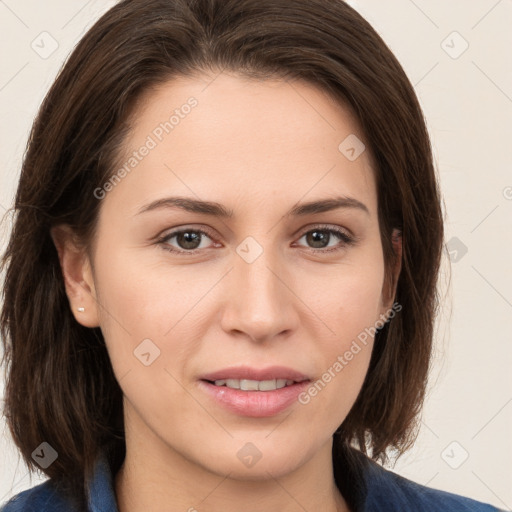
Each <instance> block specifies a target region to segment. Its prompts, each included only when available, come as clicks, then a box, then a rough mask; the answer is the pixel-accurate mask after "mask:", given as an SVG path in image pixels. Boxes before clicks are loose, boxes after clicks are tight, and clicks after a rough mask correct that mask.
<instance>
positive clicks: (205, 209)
mask: <svg viewBox="0 0 512 512" xmlns="http://www.w3.org/2000/svg"><path fill="white" fill-rule="evenodd" d="M161 208H178V209H181V210H185V211H187V212H191V213H202V214H206V215H211V216H213V217H220V218H232V217H233V210H229V209H227V208H225V207H224V206H222V205H221V204H219V203H216V202H213V201H202V200H199V199H192V198H189V197H165V198H162V199H157V200H156V201H153V202H151V203H149V204H147V205H145V206H143V207H142V208H141V209H140V210H139V211H138V212H137V214H136V215H139V214H141V213H145V212H149V211H153V210H157V209H161ZM338 208H346V209H348V208H350V209H356V210H361V211H363V212H366V214H368V215H370V211H369V210H368V208H367V207H366V205H365V204H363V203H362V202H361V201H358V200H357V199H355V198H353V197H346V196H341V197H335V198H332V199H319V200H316V201H310V202H307V203H299V204H296V205H295V206H294V207H293V208H291V209H290V210H289V211H288V213H286V214H285V215H284V216H285V217H300V216H304V215H312V214H315V213H323V212H328V211H331V210H336V209H338Z"/></svg>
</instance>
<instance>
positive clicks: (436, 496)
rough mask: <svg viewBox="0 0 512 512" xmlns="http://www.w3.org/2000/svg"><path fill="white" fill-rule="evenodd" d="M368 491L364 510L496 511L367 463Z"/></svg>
mask: <svg viewBox="0 0 512 512" xmlns="http://www.w3.org/2000/svg"><path fill="white" fill-rule="evenodd" d="M366 484H367V495H366V502H365V505H366V506H365V510H366V511H368V512H373V511H380V510H383V511H384V510H385V511H386V512H391V511H397V512H398V511H403V510H414V511H415V512H438V511H439V510H443V511H444V512H498V510H499V509H497V508H496V507H494V506H492V505H488V504H485V503H481V502H479V501H476V500H473V499H470V498H466V497H464V496H459V495H457V494H453V493H449V492H446V491H441V490H438V489H432V488H430V487H426V486H424V485H420V484H418V483H416V482H413V481H411V480H408V479H407V478H404V477H402V476H400V475H397V474H396V473H393V472H392V471H389V470H386V469H384V468H382V467H381V466H379V465H378V464H376V463H374V462H373V461H372V462H371V463H370V471H369V474H368V477H367V479H366Z"/></svg>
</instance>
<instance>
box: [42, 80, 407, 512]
mask: <svg viewBox="0 0 512 512" xmlns="http://www.w3.org/2000/svg"><path fill="white" fill-rule="evenodd" d="M191 96H193V97H195V98H196V99H197V101H198V105H197V106H196V107H195V108H194V109H192V110H191V112H190V113H189V114H188V115H187V116H185V117H184V118H183V119H180V123H179V125H177V126H176V127H175V128H174V130H173V131H172V132H171V133H170V134H167V135H166V136H165V137H163V139H162V141H161V142H160V143H159V144H158V145H157V146H156V147H155V148H154V149H152V150H151V151H150V152H149V154H148V155H147V156H146V157H145V158H144V159H143V160H142V161H141V162H140V163H139V164H138V165H137V167H136V168H135V169H134V170H133V171H132V172H130V173H129V174H128V175H127V176H126V177H125V178H124V179H122V180H121V182H120V183H118V184H117V185H116V186H115V187H114V188H113V189H112V190H111V191H109V192H108V193H107V194H106V196H105V198H103V199H101V201H102V204H101V210H100V215H99V219H98V230H97V232H96V236H95V239H94V243H93V245H92V246H91V247H89V250H88V251H85V250H84V249H83V248H81V247H80V246H79V245H77V244H75V243H74V242H73V238H72V236H71V235H72V234H71V232H70V230H69V228H67V227H66V226H60V227H58V228H54V230H53V231H52V235H53V238H54V241H55V244H56V246H57V248H58V250H59V256H60V260H61V265H62V269H63V274H64V277H65V281H66V290H67V293H68V297H69V300H70V305H71V307H72V309H73V312H74V314H75V317H76V319H77V321H78V322H80V323H81V324H82V325H85V326H88V327H94V326H100V327H101V330H102V332H103V335H104V337H105V341H106V344H107V348H108V350H109V354H110V358H111V360H112V365H113V368H114V371H115V374H116V377H117V379H118V381H119V382H120V385H121V388H122V390H123V392H124V408H125V426H126V446H127V456H126V459H125V462H124V464H123V466H122V468H121V470H120V471H119V472H118V473H117V475H116V477H115V490H116V495H117V500H118V503H119V509H120V511H121V512H135V511H140V510H166V511H171V512H173V511H187V510H188V511H193V510H207V511H209V512H221V511H222V512H231V511H240V510H244V511H246V512H256V511H261V510H280V511H283V512H292V511H293V512H295V511H299V510H301V511H302V510H304V509H306V510H325V511H331V512H334V511H346V510H349V508H348V507H347V504H346V502H345V500H344V498H343V496H342V495H341V494H340V492H339V490H338V489H337V487H336V485H335V483H334V478H333V472H332V460H331V449H332V434H333V433H334V431H335V430H336V429H337V428H338V426H339V425H340V424H341V423H342V422H343V420H344V418H345V417H346V416H347V414H348V412H349V410H350V408H351V407H352V405H353V403H354V401H355V399H356V397H357V394H358V392H359V390H360V389H361V386H362V383H363V380H364V377H365V375H366V372H367V369H368V364H369V360H370V355H371V349H372V346H373V340H372V339H371V338H370V339H369V342H368V344H367V345H366V346H362V350H361V351H360V352H359V353H358V354H357V355H356V356H354V358H353V359H352V360H351V361H350V362H349V363H348V364H347V365H346V366H345V367H344V368H343V370H342V371H341V372H339V373H337V374H336V376H335V378H333V379H332V380H331V382H329V383H328V384H327V385H326V386H325V388H324V389H323V390H322V391H321V392H319V393H318V394H317V395H316V396H315V397H312V398H311V400H310V402H309V403H308V404H306V405H302V404H300V403H298V402H295V403H294V404H293V405H292V406H291V407H289V408H288V409H286V410H285V411H283V412H281V413H279V414H277V415H275V416H272V417H268V418H251V417H244V416H241V415H238V414H235V413H233V412H230V411H227V410H225V409H224V408H222V407H221V406H219V405H218V404H217V403H216V402H214V401H213V400H212V399H211V398H209V396H207V395H206V394H205V393H204V392H202V391H201V390H200V389H199V387H198V378H199V376H200V375H201V374H204V373H207V372H211V371H214V370H219V369H222V368H226V367H229V366H235V365H238V364H249V365H252V366H255V367H258V368H262V367H266V366H270V365H273V364H277V365H285V366H289V367H291V368H294V369H296V370H299V371H301V372H302V373H304V374H306V375H307V376H309V377H310V378H311V380H312V381H313V382H314V381H316V380H317V379H320V378H321V376H322V374H323V373H324V372H325V371H326V370H327V369H328V368H329V367H332V365H333V363H334V362H335V361H336V360H337V358H338V356H340V355H343V354H344V353H345V351H346V350H348V349H349V347H350V344H351V342H352V341H353V340H354V339H356V337H357V336H358V334H360V333H361V332H362V331H364V329H365V328H367V327H370V326H374V325H375V323H376V322H377V321H378V320H379V318H382V317H381V315H386V314H389V309H390V307H391V305H392V303H393V297H394V290H387V289H386V288H385V286H384V260H383V253H382V246H381V240H380V234H379V224H378V218H377V191H376V185H375V179H374V171H373V169H372V161H371V156H370V152H369V150H368V149H367V150H366V151H364V152H363V153H362V154H361V155H360V156H359V157H358V158H357V159H356V160H355V161H350V160H348V159H347V158H346V157H345V156H344V155H343V154H342V153H341V152H340V151H339V150H338V146H339V144H340V143H341V142H342V141H343V140H344V139H345V138H346V137H347V136H348V135H350V134H355V135H356V136H357V137H358V138H359V139H360V140H362V141H364V140H365V139H364V135H363V133H362V132H361V130H360V127H359V125H358V123H357V120H356V119H355V117H354V116H353V115H352V114H351V112H350V111H349V109H348V108H346V107H344V106H342V105H340V104H338V103H335V102H334V101H333V100H332V99H330V98H329V97H328V96H327V95H326V94H325V93H324V92H322V91H320V90H319V89H317V88H315V87H313V86H312V85H309V84H307V83H304V82H299V81H296V82H293V83H287V82H284V81H280V80H265V81H254V80H248V79H245V78H241V77H240V76H237V75H233V74H227V73H222V74H220V75H219V76H218V77H217V78H216V79H215V80H214V81H213V82H212V77H207V76H206V75H204V76H196V77H189V78H184V77H182V78H179V79H175V80H173V81H171V82H168V83H166V84H165V85H162V86H159V87H158V88H157V89H155V90H152V91H148V92H147V93H146V94H145V96H144V97H143V98H142V99H141V100H140V101H139V102H138V104H137V108H136V110H135V112H134V115H133V116H132V131H131V133H130V135H129V136H128V138H127V140H126V141H125V145H124V154H123V155H120V157H121V158H120V161H121V162H123V161H125V159H126V158H125V157H128V156H129V155H130V154H132V152H133V151H134V150H135V149H137V148H140V146H141V145H142V144H144V141H145V140H146V139H147V137H148V135H149V134H151V133H152V131H153V130H154V129H155V127H156V126H158V125H159V123H160V122H162V121H164V120H166V119H167V118H168V117H169V114H167V113H168V112H172V111H173V110H174V109H175V108H179V107H180V105H183V104H184V103H186V101H187V99H188V98H189V97H191ZM123 159H124V160H123ZM170 196H184V197H189V198H193V199H198V198H199V199H202V200H209V201H215V202H218V203H220V204H222V205H223V206H224V207H225V208H227V209H230V210H232V211H233V217H232V218H228V219H220V218H216V217H214V216H211V215H207V214H204V213H191V212H187V211H184V210H180V209H177V208H159V209H155V210H152V211H148V212H145V213H142V214H138V212H139V210H140V209H141V208H142V207H143V206H144V205H147V204H149V203H151V202H152V201H155V200H157V199H161V198H165V197H170ZM338 196H347V197H351V198H354V199H357V200H358V201H360V202H361V203H363V204H364V205H365V206H366V208H367V210H368V212H365V211H363V210H362V209H357V208H349V207H347V208H338V209H335V210H331V211H327V212H323V213H313V214H308V215H304V216H301V217H287V216H286V213H287V212H288V211H289V210H290V209H291V208H292V207H294V206H295V205H296V204H297V203H298V202H308V201H312V200H316V199H331V198H334V197H338ZM319 226H320V227H322V228H323V229H325V227H326V226H327V228H336V227H337V228H340V229H342V230H344V231H345V232H348V233H349V234H351V235H353V236H355V237H356V238H357V241H356V242H355V243H354V244H346V243H344V242H343V241H342V240H340V239H339V238H337V237H336V235H334V234H331V235H330V238H329V235H328V234H327V233H325V232H322V233H323V234H324V238H325V239H326V241H325V243H324V245H322V243H321V242H318V241H316V242H315V239H314V238H312V237H311V234H310V235H309V236H304V235H306V234H307V233H310V232H311V231H312V230H313V231H314V228H318V227H319ZM178 227H179V228H189V229H192V230H194V229H208V230H209V232H210V233H211V234H212V235H213V236H212V237H208V236H206V237H204V236H203V238H202V239H201V243H200V245H199V243H198V244H196V246H195V247H198V248H197V249H196V251H195V254H191V253H190V252H189V253H188V254H176V253H172V252H169V251H167V250H165V249H166V248H169V247H171V248H174V249H176V250H180V249H181V250H182V251H186V250H189V251H190V250H191V249H187V246H184V245H183V240H181V245H179V244H180V239H179V238H177V237H174V238H169V239H168V240H167V241H160V242H158V241H156V240H155V239H156V237H157V236H158V235H165V234H168V233H170V232H171V231H172V230H173V229H174V230H175V229H176V228H178ZM248 236H250V237H252V238H253V239H254V240H256V241H257V243H258V244H259V246H261V248H262V249H263V252H262V254H261V255H260V256H259V257H258V258H257V259H256V260H255V261H253V262H252V263H248V262H247V261H246V260H244V259H243V258H242V257H241V256H239V254H238V253H237V252H236V249H237V247H238V246H239V245H240V244H241V243H242V242H243V241H244V240H245V239H246V237H248ZM397 244H398V245H397ZM400 244H401V242H399V243H398V242H396V241H395V248H396V250H398V251H400V250H401V245H400ZM325 245H327V247H326V248H325V247H324V246H325ZM188 247H190V246H188ZM323 247H324V248H323ZM333 247H338V248H339V249H340V250H337V251H331V252H327V251H328V249H331V248H333ZM315 248H316V249H317V251H316V252H315V251H314V249H315ZM251 250H253V249H251ZM322 251H323V252H322ZM399 270H400V268H399V266H398V268H396V269H395V274H396V275H398V272H399ZM78 307H84V308H85V311H84V312H77V308H78ZM147 338H149V339H151V340H152V342H153V343H154V344H155V345H156V346H157V347H158V349H159V350H160V356H159V357H158V358H157V359H155V360H154V362H152V363H151V365H149V366H145V365H144V364H142V363H141V362H140V361H139V359H137V358H136V357H135V356H134V350H135V349H136V348H137V346H138V345H139V344H140V343H141V341H142V340H144V339H147ZM247 442H251V443H253V444H254V445H255V446H256V447H257V448H258V450H259V452H261V459H260V460H259V461H258V462H257V463H256V464H255V465H253V466H252V467H247V466H246V465H244V464H243V463H242V462H241V461H240V460H239V458H238V457H237V452H238V451H239V450H240V449H241V448H242V447H243V446H244V445H245V444H246V443H247Z"/></svg>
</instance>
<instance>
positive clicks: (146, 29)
mask: <svg viewBox="0 0 512 512" xmlns="http://www.w3.org/2000/svg"><path fill="white" fill-rule="evenodd" d="M224 69H225V70H228V71H233V72H236V73H238V74H239V75H243V76H247V77H251V78H255V79H265V78H270V77H277V78H283V79H301V80H305V81H307V82H309V83H311V84H313V85H316V86H317V87H319V88H321V89H322V90H324V91H326V92H327V93H329V94H331V95H332V96H333V97H335V98H337V100H338V101H339V102H340V103H343V104H344V105H347V106H349V107H350V108H351V109H352V110H353V112H355V114H356V116H357V118H358V120H359V122H360V125H361V127H362V129H363V133H364V135H365V138H366V142H367V144H368V147H369V149H370V151H371V155H372V157H373V160H374V163H375V173H376V180H377V191H378V215H379V225H380V230H381V239H382V244H383V251H384V261H385V266H386V276H387V281H389V283H388V284H389V285H390V286H392V285H394V284H396V285H397V288H396V295H395V300H396V301H397V302H398V303H399V304H400V305H401V306H402V308H403V309H402V312H401V313H400V314H398V315H397V316H396V318H394V319H393V320H392V321H391V322H388V323H386V324H385V326H384V327H383V328H382V329H381V330H379V331H378V333H377V335H376V340H375V347H374V350H373V353H372V358H371V362H370V368H369V371H368V374H367V376H366V380H365V382H364V385H363V387H362V389H361V392H360V394H359V396H358V399H357V401H356V403H355V405H354V406H353V408H352V410H351V411H350V413H349V415H348V416H347V418H346V420H345V421H344V422H343V424H342V425H341V426H340V428H339V429H338V431H337V432H336V435H335V443H334V447H333V454H334V457H337V455H336V454H337V453H341V451H340V450H343V449H344V447H347V446H348V445H349V444H352V445H354V444H355V445H357V446H358V447H359V449H360V450H361V451H363V452H364V453H367V454H368V455H370V456H371V457H372V458H374V459H379V458H385V456H386V450H387V449H388V448H393V449H394V450H395V451H397V452H402V451H404V450H405V449H407V448H408V447H409V446H410V444H411V443H412V441H413V439H414V435H415V430H416V426H417V415H418V413H419V411H420V409H421V406H422V402H423V398H424V394H425V385H426V381H427V374H428V369H429V361H430V356H431V348H432V338H433V326H434V319H435V313H436V309H437V305H438V296H437V291H436V283H437V276H438V270H439V264H440V257H441V251H442V241H443V223H442V212H441V206H440V198H439V191H438V185H437V181H436V176H435V169H434V164H433V158H432V150H431V146H430V140H429V137H428V132H427V129H426V126H425V121H424V118H423V114H422V111H421V108H420V105H419V103H418V100H417V98H416V95H415V93H414V89H413V87H412V85H411V84H410V82H409V80H408V79H407V77H406V75H405V73H404V71H403V69H402V67H401V66H400V64H399V63H398V61H397V60H396V58H395V57H394V56H393V54H392V53H391V51H390V50H389V49H388V47H387V46H386V44H385V43H384V42H383V41H382V39H381V38H380V37H379V36H378V34H377V33H376V32H375V30H374V29H373V28H372V27H371V26H370V25H369V24H368V23H367V22H366V21H365V20H364V19H363V18H362V17H361V16H360V15H359V14H358V13H357V12H356V11H355V10H354V9H352V8H351V7H349V6H348V5H347V4H345V3H344V2H343V1H341V0H294V1H293V2H292V1H290V0H125V1H122V2H120V3H119V4H117V5H116V6H115V7H113V8H112V9H111V10H110V11H108V12H107V13H106V14H105V15H104V16H102V17H101V19H100V20H99V21H97V23H96V24H95V25H94V26H93V27H92V28H91V29H90V30H89V31H88V32H87V34H86V35H85V36H84V37H83V39H82V40H81V41H80V43H79V44H78V46H77V47H76V49H75V50H74V51H73V53H72V54H71V56H70V57H69V59H68V61H67V63H66V64H65V66H64V67H63V69H62V70H61V72H60V74H59V76H58V77H57V79H56V80H55V82H54V84H53V86H52V87H51V89H50V91H49V93H48V94H47V96H46V98H45V100H44V102H43V104H42V106H41V109H40V111H39V113H38V115H37V118H36V120H35V122H34V125H33V128H32V131H31V134H30V138H29V142H28V146H27V151H26V154H25V157H24V161H23V166H22V170H21V176H20V180H19V186H18V190H17V194H16V199H15V206H14V209H15V220H14V225H13V230H12V234H11V237H10V240H9V243H8V246H7V250H6V252H5V254H4V257H3V260H2V268H3V269H4V270H5V286H4V289H3V299H4V304H3V307H2V313H1V325H0V327H1V333H2V335H3V340H4V341H3V343H4V348H5V353H4V359H5V362H6V363H7V365H6V366H7V370H8V372H7V386H6V394H5V414H6V418H7V422H8V425H9V428H10V431H11V433H12V436H13V438H14V441H15V443H16V444H17V446H18V447H19V449H20V451H21V454H22V455H23V458H24V460H25V461H26V463H27V464H28V466H29V467H30V468H31V469H33V468H36V467H37V466H36V465H35V464H34V461H33V460H32V458H31V454H32V452H33V450H34V449H35V448H36V447H37V446H38V445H39V444H40V443H41V442H43V441H46V442H48V443H49V444H50V445H51V446H52V447H53V448H54V449H55V450H56V451H57V452H58V458H57V460H56V461H55V462H54V463H53V464H51V465H50V466H49V467H48V468H47V469H46V470H45V473H46V474H47V475H48V476H49V477H51V478H53V479H54V480H55V481H62V482H69V483H70V484H69V485H70V488H71V489H72V490H73V491H74V492H75V493H76V492H82V493H83V487H81V486H82V485H83V478H84V475H88V474H89V473H90V471H91V468H92V465H93V462H94V460H95V458H96V456H97V455H98V452H99V451H100V450H103V449H105V448H106V447H108V446H115V447H116V448H115V450H118V451H119V450H122V447H123V444H124V434H123V419H122V392H121V389H120V387H119V385H118V383H117V382H116V379H115V377H114V374H113V371H112V367H111V364H110V361H109V357H108V353H107V350H106V348H105V343H104V340H103V337H102V333H101V331H100V329H99V328H93V329H89V328H85V327H83V326H81V325H80V324H78V323H77V322H76V320H75V319H74V317H73V315H72V313H71V311H70V307H69V303H68V299H67V296H66V293H65V288H64V283H63V278H62V273H61V269H60V265H59V260H58V256H57V252H56V249H55V246H54V244H53V241H52V239H51V236H50V228H51V227H53V226H55V225H58V224H69V225H70V226H72V228H73V229H74V230H75V232H76V233H77V235H78V236H79V237H80V239H82V240H83V241H84V243H85V244H89V243H90V241H91V240H92V239H93V235H94V228H95V223H96V220H97V217H98V211H99V206H100V201H98V199H97V198H96V197H95V195H94V193H93V191H94V190H95V189H96V188H97V187H100V186H101V185H102V184H103V183H105V180H106V179H107V178H108V177H109V176H111V175H112V173H113V171H114V163H115V161H116V158H117V157H118V154H119V150H120V147H121V144H122V142H123V139H124V137H125V135H126V133H127V130H129V126H128V119H129V115H130V113H131V112H132V111H133V106H134V102H135V101H136V100H137V98H139V97H140V95H141V94H142V93H143V92H144V91H147V90H148V89H149V88H150V87H152V86H154V85H157V84H160V83H163V82H165V81H168V80H170V79H172V78H174V77H177V76H180V75H181V76H183V75H190V74H193V73H196V72H202V71H207V72H208V71H209V72H218V71H219V70H224ZM340 142H341V141H340ZM393 228H398V229H399V230H400V231H401V233H402V239H403V254H402V269H401V273H400V277H399V279H398V282H397V283H391V278H390V276H391V269H392V268H393V267H394V263H395V253H394V251H393V248H392V245H391V233H392V229H393Z"/></svg>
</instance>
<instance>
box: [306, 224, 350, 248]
mask: <svg viewBox="0 0 512 512" xmlns="http://www.w3.org/2000/svg"><path fill="white" fill-rule="evenodd" d="M303 238H305V239H306V242H307V244H311V246H312V247H310V248H311V249H312V250H313V252H331V251H337V250H341V249H344V248H345V247H346V246H350V245H354V243H355V242H356V239H355V238H354V237H353V236H351V235H349V234H348V233H347V232H345V231H343V230H341V229H339V228H333V227H326V226H317V227H316V228H314V229H311V230H309V231H307V232H306V233H304V234H303V235H302V236H301V238H300V239H299V241H300V240H301V239H303ZM336 239H338V244H336V243H335V244H334V245H332V244H331V245H329V244H330V242H331V241H334V242H336ZM340 241H341V244H340ZM326 248H328V249H326Z"/></svg>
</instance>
